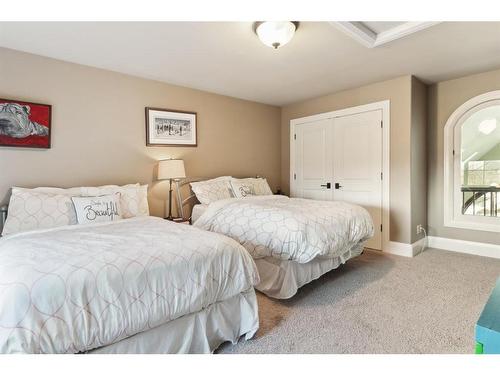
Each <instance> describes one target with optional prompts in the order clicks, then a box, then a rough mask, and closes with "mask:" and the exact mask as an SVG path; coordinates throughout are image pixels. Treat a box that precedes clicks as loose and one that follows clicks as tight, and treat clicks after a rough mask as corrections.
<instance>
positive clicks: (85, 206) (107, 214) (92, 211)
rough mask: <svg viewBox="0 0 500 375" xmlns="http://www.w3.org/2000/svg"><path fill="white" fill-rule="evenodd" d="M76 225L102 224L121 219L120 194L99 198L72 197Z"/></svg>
mask: <svg viewBox="0 0 500 375" xmlns="http://www.w3.org/2000/svg"><path fill="white" fill-rule="evenodd" d="M71 200H72V201H73V204H74V206H75V211H76V218H77V221H78V224H88V223H104V222H110V221H116V220H120V219H122V210H121V206H120V193H115V194H110V195H103V196H99V197H72V198H71Z"/></svg>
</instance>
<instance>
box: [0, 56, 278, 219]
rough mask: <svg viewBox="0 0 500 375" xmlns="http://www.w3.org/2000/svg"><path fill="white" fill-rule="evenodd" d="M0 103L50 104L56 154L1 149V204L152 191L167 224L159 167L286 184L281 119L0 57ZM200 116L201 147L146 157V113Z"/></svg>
mask: <svg viewBox="0 0 500 375" xmlns="http://www.w3.org/2000/svg"><path fill="white" fill-rule="evenodd" d="M0 97H1V98H11V99H19V100H25V101H33V102H38V103H47V104H52V106H53V107H52V109H53V113H52V148H51V149H49V150H34V149H19V148H5V147H0V203H7V201H8V196H9V189H10V187H11V186H26V187H34V186H41V185H45V186H61V187H70V186H79V185H98V184H125V183H131V182H141V183H148V184H152V185H153V188H152V189H151V191H150V205H151V209H152V213H153V214H155V215H159V216H162V215H163V214H164V205H165V201H164V197H165V195H166V191H167V183H166V182H161V183H156V182H154V177H153V170H154V167H155V165H156V161H157V160H158V159H162V158H167V157H178V158H183V159H184V160H185V165H186V173H187V174H188V176H207V177H208V176H220V175H226V174H228V175H235V176H251V175H256V174H258V175H262V176H266V177H267V178H268V180H269V182H270V184H271V187H272V188H273V189H274V188H276V187H278V185H279V180H280V109H279V108H278V107H273V106H268V105H263V104H258V103H254V102H249V101H244V100H239V99H234V98H230V97H226V96H221V95H216V94H211V93H207V92H203V91H198V90H192V89H188V88H183V87H178V86H173V85H168V84H164V83H160V82H155V81H150V80H145V79H140V78H135V77H131V76H127V75H122V74H118V73H113V72H109V71H105V70H100V69H95V68H90V67H85V66H81V65H76V64H70V63H66V62H61V61H57V60H53V59H48V58H44V57H39V56H35V55H30V54H25V53H21V52H16V51H12V50H7V49H2V48H0ZM147 106H152V107H163V108H171V109H179V110H187V111H195V112H197V113H198V147H196V148H191V147H146V146H145V142H146V141H145V124H144V121H145V120H144V108H145V107H147Z"/></svg>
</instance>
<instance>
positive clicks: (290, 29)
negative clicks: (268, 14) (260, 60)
mask: <svg viewBox="0 0 500 375" xmlns="http://www.w3.org/2000/svg"><path fill="white" fill-rule="evenodd" d="M298 27H299V23H298V22H291V21H282V22H270V21H266V22H255V23H254V26H253V28H254V31H255V34H257V36H258V37H259V39H260V41H261V42H262V43H264V44H265V45H266V46H269V47H272V48H274V49H278V48H279V47H282V46H284V45H285V44H287V43H288V42H289V41H290V40H292V38H293V35H294V34H295V31H296V30H297V29H298Z"/></svg>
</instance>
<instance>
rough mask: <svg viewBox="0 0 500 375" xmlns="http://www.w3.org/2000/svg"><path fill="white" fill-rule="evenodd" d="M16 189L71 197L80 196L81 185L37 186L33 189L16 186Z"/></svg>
mask: <svg viewBox="0 0 500 375" xmlns="http://www.w3.org/2000/svg"><path fill="white" fill-rule="evenodd" d="M16 189H18V190H23V191H33V192H36V193H43V194H51V195H68V196H70V197H74V196H78V195H80V194H81V188H80V187H73V188H68V189H64V188H57V187H36V188H33V189H28V188H16Z"/></svg>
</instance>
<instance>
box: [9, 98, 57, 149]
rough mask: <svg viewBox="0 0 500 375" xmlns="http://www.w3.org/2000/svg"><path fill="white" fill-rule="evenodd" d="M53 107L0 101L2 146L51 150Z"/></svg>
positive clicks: (17, 101)
mask: <svg viewBox="0 0 500 375" xmlns="http://www.w3.org/2000/svg"><path fill="white" fill-rule="evenodd" d="M51 132H52V106H51V105H49V104H40V103H32V102H26V101H23V100H12V99H0V146H2V147H26V148H47V149H48V148H50V138H51Z"/></svg>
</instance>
